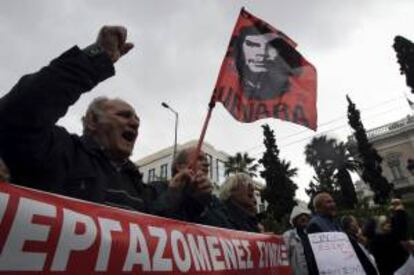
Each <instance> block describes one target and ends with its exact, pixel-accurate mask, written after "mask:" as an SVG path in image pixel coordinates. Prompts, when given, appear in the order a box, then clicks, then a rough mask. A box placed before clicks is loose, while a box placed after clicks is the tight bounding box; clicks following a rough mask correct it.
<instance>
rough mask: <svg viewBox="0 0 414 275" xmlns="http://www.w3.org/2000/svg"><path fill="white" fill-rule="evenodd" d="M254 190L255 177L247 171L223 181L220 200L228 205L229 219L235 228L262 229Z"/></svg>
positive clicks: (254, 230) (252, 230)
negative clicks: (257, 215)
mask: <svg viewBox="0 0 414 275" xmlns="http://www.w3.org/2000/svg"><path fill="white" fill-rule="evenodd" d="M254 191H255V190H254V183H253V179H252V178H251V177H250V176H249V175H247V174H245V173H236V174H234V175H231V176H229V177H228V178H227V180H226V181H225V182H224V183H223V185H222V187H221V192H220V200H221V201H222V202H223V203H224V205H225V206H226V208H227V213H228V217H229V221H230V223H231V224H232V225H233V227H234V228H235V229H238V230H243V231H249V232H259V231H260V230H259V226H258V224H259V221H258V219H257V217H256V214H257V210H256V198H255V197H254Z"/></svg>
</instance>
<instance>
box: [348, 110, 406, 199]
mask: <svg viewBox="0 0 414 275" xmlns="http://www.w3.org/2000/svg"><path fill="white" fill-rule="evenodd" d="M367 137H368V140H369V141H370V142H371V143H372V145H373V146H374V148H375V149H376V150H377V151H378V154H379V155H380V156H381V157H382V159H383V160H382V164H381V167H382V171H383V175H384V176H385V177H386V178H387V180H388V181H389V182H390V183H392V184H393V185H394V192H395V193H396V194H397V195H401V196H402V197H403V199H410V200H411V199H414V175H413V174H412V173H411V172H410V171H409V170H408V169H407V163H408V160H409V159H414V116H407V117H405V118H403V119H400V120H398V121H395V122H392V123H388V124H385V125H383V126H380V127H377V128H374V129H370V130H367ZM348 143H349V145H350V146H351V150H357V149H356V141H355V138H354V136H350V137H349V138H348ZM413 172H414V171H413ZM356 187H357V192H358V191H359V192H360V194H361V195H362V196H363V197H372V196H373V193H372V192H371V191H370V190H369V187H368V185H366V184H364V183H362V182H361V183H358V184H357V186H356Z"/></svg>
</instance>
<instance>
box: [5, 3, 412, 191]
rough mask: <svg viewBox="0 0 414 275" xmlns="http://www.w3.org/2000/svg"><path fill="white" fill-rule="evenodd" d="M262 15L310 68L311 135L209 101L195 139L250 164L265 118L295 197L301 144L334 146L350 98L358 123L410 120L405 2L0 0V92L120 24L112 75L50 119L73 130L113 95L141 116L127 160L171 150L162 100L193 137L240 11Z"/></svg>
mask: <svg viewBox="0 0 414 275" xmlns="http://www.w3.org/2000/svg"><path fill="white" fill-rule="evenodd" d="M242 6H244V7H246V9H247V10H248V11H249V12H251V13H253V14H254V15H256V16H258V17H260V18H262V19H264V20H266V21H267V22H268V23H270V24H272V25H273V26H274V27H276V28H278V29H280V30H281V31H283V32H284V33H286V34H287V35H289V36H290V37H291V38H292V39H293V40H295V41H296V42H297V43H298V50H299V51H300V52H301V53H302V54H303V55H304V56H305V57H306V58H307V59H308V60H309V61H310V62H312V63H313V64H314V65H315V66H316V68H317V70H318V110H319V111H318V112H319V118H318V125H319V130H318V132H316V133H315V132H313V131H311V130H307V129H306V128H303V127H301V126H297V125H293V124H290V123H287V122H281V121H278V120H274V119H266V120H261V121H258V122H255V123H251V124H242V123H240V122H237V121H235V120H234V119H233V118H232V117H231V116H230V115H229V114H228V113H227V111H226V110H225V109H224V108H223V106H222V105H220V104H219V105H218V106H217V107H216V109H215V111H214V113H213V118H212V121H211V123H210V127H209V129H208V131H207V136H206V141H207V142H209V143H211V144H212V145H213V146H215V147H216V148H217V149H219V150H223V151H226V152H228V153H230V154H234V153H236V152H239V151H243V152H244V151H247V152H248V153H249V154H250V155H252V156H254V157H256V158H259V157H260V156H261V154H262V152H263V146H262V139H263V137H262V129H261V127H260V125H262V124H263V123H269V124H270V126H271V127H272V128H273V129H274V130H275V132H276V138H277V142H278V145H279V147H280V151H281V155H282V157H283V158H286V159H288V160H290V161H291V162H292V163H293V165H295V166H297V167H298V168H299V176H298V177H297V178H296V180H297V183H298V184H299V186H300V189H299V191H298V193H297V196H298V197H299V198H302V199H306V195H305V192H304V188H305V187H306V186H307V185H308V183H309V181H310V179H311V178H312V174H313V172H312V169H311V168H310V167H309V166H307V165H306V164H305V162H304V156H303V150H304V146H305V145H306V143H307V142H309V141H310V139H311V138H312V137H313V136H315V135H318V134H321V133H327V134H329V135H330V136H333V137H336V138H339V139H345V138H346V136H347V135H349V134H350V129H349V127H348V125H347V124H346V117H345V115H346V100H345V95H346V94H349V95H350V96H351V98H352V99H353V100H354V102H355V103H356V104H357V106H358V107H359V108H360V109H361V110H362V111H363V113H362V117H363V122H364V123H365V126H366V127H367V128H372V127H376V126H380V125H382V124H384V123H387V122H391V121H393V120H397V119H399V118H402V117H404V116H406V115H407V114H409V113H410V110H409V108H408V105H407V103H406V101H405V98H404V94H405V93H407V92H408V88H407V87H406V86H405V81H404V78H403V77H402V76H400V75H399V67H398V65H397V64H396V58H395V54H394V51H393V49H392V43H393V38H394V36H395V35H397V34H401V35H403V36H405V37H407V38H410V39H414V27H413V26H414V16H412V13H413V10H414V2H413V1H410V0H396V1H388V0H375V1H374V0H372V1H369V0H364V1H361V0H348V1H329V0H325V1H322V0H319V1H317V0H313V1H309V0H290V1H287V0H286V1H277V0H268V1H266V0H255V1H235V0H209V1H205V0H204V1H203V0H186V1H184V0H182V1H179V0H164V1H157V0H152V1H149V0H148V1H143V0H142V1H138V0H124V1H113V0H112V1H107V0H99V1H98V0H90V1H81V0H61V1H55V0H38V1H31V0H25V1H20V0H3V1H0V34H1V40H0V41H1V51H0V60H1V62H0V96H2V95H4V94H5V93H7V92H8V91H9V90H10V88H11V87H12V86H13V85H14V83H15V82H16V81H17V80H18V79H19V77H20V76H22V75H23V74H25V73H29V72H33V71H36V70H37V69H39V68H40V67H41V66H43V65H45V64H47V63H48V62H49V61H50V60H51V59H52V58H54V57H56V56H58V55H59V54H60V53H62V52H63V51H64V50H66V49H68V48H70V47H71V46H73V45H75V44H77V45H79V46H80V47H85V46H87V45H89V44H91V43H92V42H94V40H95V38H96V34H97V32H98V30H99V28H100V27H101V26H102V25H110V24H117V25H124V26H126V27H127V28H128V32H129V40H130V41H132V42H134V43H135V46H136V47H135V49H134V50H133V51H132V52H131V53H129V54H128V55H127V56H125V57H124V58H123V59H122V60H120V61H119V62H118V63H117V64H116V71H117V74H116V76H115V77H113V78H111V79H109V80H107V81H106V82H104V83H102V84H101V85H99V86H98V87H97V88H95V89H94V90H93V91H92V92H91V93H89V94H86V95H84V96H82V98H81V99H80V100H79V102H77V103H76V104H75V105H74V106H73V107H71V108H70V110H69V112H68V113H67V115H66V116H65V117H64V118H63V119H61V120H60V122H59V124H61V125H64V126H65V127H67V128H68V129H69V130H70V131H72V132H76V133H80V132H81V124H80V119H81V116H82V114H83V113H84V111H85V109H86V106H87V104H88V102H89V101H90V100H91V99H92V98H94V97H96V96H98V95H108V96H116V97H121V98H124V99H125V100H127V101H129V102H131V104H132V105H133V106H135V107H136V109H137V112H138V114H139V116H140V117H141V121H142V125H141V128H140V136H139V138H138V142H137V145H136V148H135V150H134V154H133V156H132V160H137V159H139V158H141V157H143V156H145V155H147V154H150V153H153V152H155V151H156V150H158V149H161V148H164V147H166V146H170V145H172V142H173V123H174V118H173V115H172V114H171V113H169V112H168V110H166V109H163V108H162V107H161V102H163V101H165V102H167V103H169V104H170V105H171V106H172V107H173V108H174V109H176V110H177V111H178V112H179V113H180V127H179V136H178V138H179V142H180V143H181V142H186V141H188V140H191V139H196V138H198V136H199V133H200V129H201V125H202V122H203V120H204V117H205V114H206V110H207V104H208V100H209V98H210V95H211V91H212V89H213V87H214V84H215V81H216V77H217V73H218V71H219V68H220V64H221V62H222V58H223V55H224V53H225V51H226V48H227V44H228V41H229V38H230V34H231V31H232V29H233V26H234V24H235V22H236V19H237V16H238V14H239V11H240V8H241V7H242Z"/></svg>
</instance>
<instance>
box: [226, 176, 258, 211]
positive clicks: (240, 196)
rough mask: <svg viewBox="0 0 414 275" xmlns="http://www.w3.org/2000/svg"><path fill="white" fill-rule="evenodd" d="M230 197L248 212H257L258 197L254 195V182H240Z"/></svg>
mask: <svg viewBox="0 0 414 275" xmlns="http://www.w3.org/2000/svg"><path fill="white" fill-rule="evenodd" d="M230 199H231V200H232V201H233V202H234V203H235V204H237V205H239V206H240V207H241V208H243V209H244V210H245V211H246V212H247V213H249V214H251V215H254V214H256V212H257V211H256V198H255V197H254V185H253V182H251V181H248V182H240V183H239V184H237V185H236V187H235V188H233V190H231V196H230Z"/></svg>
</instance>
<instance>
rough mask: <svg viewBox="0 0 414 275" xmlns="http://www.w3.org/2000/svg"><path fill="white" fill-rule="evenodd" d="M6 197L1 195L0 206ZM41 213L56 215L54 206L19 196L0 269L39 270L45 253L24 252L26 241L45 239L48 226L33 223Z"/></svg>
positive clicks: (43, 214) (48, 215) (0, 259)
mask: <svg viewBox="0 0 414 275" xmlns="http://www.w3.org/2000/svg"><path fill="white" fill-rule="evenodd" d="M6 199H8V195H7V197H6V196H5V195H3V194H2V196H1V206H2V208H3V205H4V203H5V200H6ZM35 215H42V216H46V217H56V207H55V206H53V205H50V204H47V203H43V202H39V201H34V200H31V199H26V198H21V199H20V202H19V205H18V207H17V211H16V215H15V217H14V221H13V225H12V227H11V229H10V233H9V236H8V238H7V240H6V243H5V244H4V247H3V252H2V254H1V256H0V270H7V271H30V270H31V271H41V270H42V269H43V267H44V264H45V260H46V256H47V255H46V253H40V252H26V251H23V247H24V244H25V242H26V241H42V242H44V241H46V240H47V239H48V236H49V231H50V226H48V225H40V224H33V223H32V221H33V217H34V216H35Z"/></svg>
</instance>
